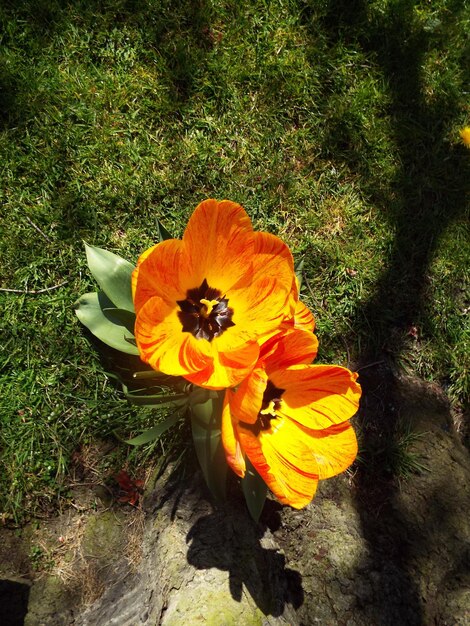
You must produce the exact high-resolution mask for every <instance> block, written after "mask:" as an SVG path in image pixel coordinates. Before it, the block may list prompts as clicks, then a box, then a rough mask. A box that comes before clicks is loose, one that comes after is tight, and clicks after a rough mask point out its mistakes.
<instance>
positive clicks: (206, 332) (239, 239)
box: [132, 200, 294, 389]
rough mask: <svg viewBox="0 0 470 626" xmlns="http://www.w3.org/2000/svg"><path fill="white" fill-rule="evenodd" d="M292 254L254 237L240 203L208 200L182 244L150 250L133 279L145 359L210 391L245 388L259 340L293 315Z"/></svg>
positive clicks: (268, 238)
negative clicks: (241, 386) (244, 382)
mask: <svg viewBox="0 0 470 626" xmlns="http://www.w3.org/2000/svg"><path fill="white" fill-rule="evenodd" d="M293 276H294V264H293V258H292V255H291V253H290V251H289V248H288V247H287V246H286V245H285V244H284V243H283V242H282V241H281V240H280V239H279V238H278V237H276V236H274V235H271V234H268V233H263V232H255V231H254V230H253V228H252V225H251V221H250V218H249V217H248V215H247V214H246V212H245V210H244V209H243V208H242V207H241V206H240V205H238V204H236V203H234V202H230V201H228V200H223V201H221V202H217V201H216V200H206V201H204V202H202V203H201V204H199V206H198V207H197V208H196V209H195V211H194V213H193V215H192V216H191V218H190V220H189V222H188V226H187V228H186V230H185V233H184V235H183V239H182V240H177V239H169V240H167V241H163V242H161V243H159V244H157V245H155V246H153V247H152V248H150V249H149V250H147V251H146V252H144V253H143V254H142V255H141V257H140V258H139V261H138V263H137V267H136V269H135V270H134V273H133V276H132V291H133V298H134V306H135V312H136V316H137V319H136V325H135V338H136V342H137V347H138V349H139V353H140V356H141V358H142V360H143V361H145V362H146V363H148V364H149V365H151V367H153V368H154V369H156V370H158V371H161V372H163V373H165V374H169V375H173V376H183V377H184V378H186V379H187V380H189V381H190V382H193V383H195V384H196V385H199V386H201V387H205V388H208V389H223V388H226V387H232V386H234V385H237V384H239V383H240V382H241V381H242V380H243V379H244V378H245V377H246V376H247V375H248V374H249V373H250V372H251V370H252V369H253V367H254V365H255V364H256V362H257V360H258V357H259V351H260V347H259V340H260V339H261V338H262V337H263V336H269V335H270V334H272V333H273V332H274V331H276V329H277V328H278V327H279V326H280V325H281V323H282V322H283V321H284V320H285V319H286V318H287V317H289V316H290V315H291V314H292V311H291V309H292V302H291V298H290V294H291V290H292V284H293Z"/></svg>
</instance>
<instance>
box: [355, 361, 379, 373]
mask: <svg viewBox="0 0 470 626" xmlns="http://www.w3.org/2000/svg"><path fill="white" fill-rule="evenodd" d="M382 363H385V361H374V363H368V364H367V365H363V366H362V367H359V368H358V369H357V370H356V372H360V371H361V370H366V369H367V368H368V367H374V365H382Z"/></svg>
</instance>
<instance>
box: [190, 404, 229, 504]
mask: <svg viewBox="0 0 470 626" xmlns="http://www.w3.org/2000/svg"><path fill="white" fill-rule="evenodd" d="M213 395H215V394H213ZM222 407H223V393H221V394H216V397H209V398H208V399H206V400H205V401H203V402H197V403H192V405H191V427H192V433H193V440H194V447H195V448H196V455H197V458H198V460H199V464H200V466H201V470H202V473H203V475H204V478H205V480H206V483H207V486H208V487H209V490H210V491H211V493H212V495H213V496H214V498H215V499H216V500H218V501H222V500H225V483H226V477H227V461H226V460H225V453H224V448H223V445H222V433H221V421H222Z"/></svg>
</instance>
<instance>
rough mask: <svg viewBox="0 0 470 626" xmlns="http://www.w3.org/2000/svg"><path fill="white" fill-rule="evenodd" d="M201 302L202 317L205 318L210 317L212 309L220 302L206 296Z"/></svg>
mask: <svg viewBox="0 0 470 626" xmlns="http://www.w3.org/2000/svg"><path fill="white" fill-rule="evenodd" d="M199 302H200V303H201V304H202V305H203V307H202V308H201V310H200V311H199V312H200V314H201V315H202V317H205V318H207V317H209V315H210V314H211V313H212V309H213V308H214V307H215V306H216V304H219V301H218V300H206V299H205V298H201V299H200V300H199Z"/></svg>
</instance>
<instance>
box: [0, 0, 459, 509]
mask: <svg viewBox="0 0 470 626" xmlns="http://www.w3.org/2000/svg"><path fill="white" fill-rule="evenodd" d="M130 7H131V5H130V4H129V3H127V2H124V1H117V2H112V3H109V2H108V3H98V4H97V3H92V2H88V1H86V0H82V1H81V2H75V3H69V4H67V5H64V4H63V3H59V2H46V1H44V2H32V1H31V2H30V1H25V2H21V3H17V4H16V5H15V4H12V3H9V4H8V5H5V3H4V4H3V5H2V8H1V9H0V21H1V25H2V29H1V32H2V34H1V36H0V42H1V46H0V69H1V78H0V81H1V84H0V87H1V96H0V138H1V141H0V161H1V174H2V185H1V186H0V201H1V206H2V208H1V215H0V255H1V260H2V262H1V264H0V287H2V288H4V289H16V290H18V291H19V292H20V293H14V292H0V307H1V311H2V314H1V322H0V333H1V341H0V370H1V373H0V396H1V399H0V426H1V431H0V442H1V443H0V454H1V455H2V456H1V459H2V464H3V466H4V468H5V471H4V472H3V473H2V474H1V476H0V485H1V493H0V500H1V504H0V508H2V509H3V510H4V511H6V512H7V513H8V515H13V516H14V517H16V518H17V519H19V518H21V516H22V515H28V514H29V513H31V512H33V511H35V510H38V506H45V507H46V508H47V507H48V506H50V503H52V502H54V501H56V500H55V499H56V497H57V494H58V493H60V492H61V490H62V489H64V488H66V479H65V476H66V473H67V471H68V467H69V464H70V455H71V454H72V452H73V450H74V449H75V448H76V447H78V446H80V445H81V444H82V443H83V442H87V441H91V440H93V439H94V438H95V437H113V434H112V433H113V431H116V430H117V431H118V432H119V433H121V434H122V435H123V436H130V435H131V434H133V433H137V432H139V431H140V430H144V429H145V428H146V427H148V426H149V425H151V422H152V419H155V416H152V414H142V413H140V412H139V413H137V412H136V410H135V409H131V408H130V407H128V405H127V404H126V403H125V402H123V401H122V400H121V399H120V398H119V396H118V395H117V394H116V391H115V389H114V388H113V386H112V385H111V384H109V383H107V382H106V379H105V375H104V369H103V366H102V365H101V364H100V363H99V361H98V359H92V358H91V357H90V352H89V350H88V344H87V341H86V339H85V337H84V336H83V335H82V332H81V328H80V326H79V324H78V322H77V321H76V320H75V319H74V314H73V309H72V305H73V302H74V301H75V300H76V299H77V297H78V295H79V294H80V293H83V292H85V291H86V290H90V289H92V288H93V287H92V285H93V281H92V279H91V277H90V275H89V274H88V271H87V268H86V263H85V258H84V254H83V240H86V241H87V242H89V243H91V244H95V245H98V246H102V247H106V248H108V249H110V250H112V251H114V252H116V253H117V254H120V255H121V256H123V257H124V258H126V259H129V260H130V261H132V262H134V261H136V259H137V258H138V256H139V254H140V253H141V252H142V251H143V250H145V249H147V248H148V247H149V246H150V245H151V244H152V243H153V242H154V241H155V240H156V234H157V222H156V220H157V218H158V219H160V220H161V221H162V222H163V224H164V225H165V226H166V227H167V228H168V229H169V230H170V231H171V232H172V233H174V234H175V235H176V236H180V235H181V234H182V232H183V228H184V225H185V223H186V221H187V219H188V217H189V215H190V212H191V211H192V209H193V208H194V206H196V204H197V203H198V202H199V201H200V200H202V199H204V198H205V197H211V196H214V197H217V198H219V199H222V198H224V197H226V198H230V199H232V200H234V201H237V202H240V203H241V204H243V206H244V207H245V208H246V209H247V212H248V213H249V215H250V217H251V218H252V220H253V224H254V226H255V228H256V229H264V230H268V231H270V232H273V233H277V234H279V236H281V237H282V238H283V239H284V240H285V241H286V243H287V244H288V245H289V246H290V247H291V248H292V249H293V250H294V252H296V253H298V254H299V255H304V256H305V265H304V274H305V283H304V286H303V289H302V297H303V299H304V300H305V302H307V303H308V305H309V306H310V307H311V309H312V311H313V312H314V314H315V317H316V320H317V330H318V335H319V338H320V354H319V358H320V360H321V361H323V362H330V363H331V362H338V363H342V364H345V365H346V364H347V363H348V362H350V363H356V362H358V361H360V360H361V359H364V358H366V357H369V355H371V354H380V359H381V358H383V355H385V358H389V359H391V360H392V361H393V363H394V365H398V366H401V367H402V368H405V369H406V371H407V372H411V373H414V374H418V375H420V376H423V377H425V378H426V379H431V380H436V381H438V382H440V383H441V384H443V385H444V386H445V388H446V390H447V391H448V392H449V395H450V396H451V398H452V400H453V402H456V403H461V404H462V403H464V402H465V401H466V398H468V395H469V391H470V383H469V380H470V378H469V374H468V371H469V369H468V367H469V364H468V353H469V350H468V347H469V330H468V307H469V303H468V301H467V298H468V297H467V295H466V282H465V281H466V280H468V276H467V271H468V270H467V269H466V268H468V226H467V224H466V222H465V210H466V209H465V206H464V205H465V197H466V194H467V191H468V181H469V180H470V176H469V160H468V159H469V155H470V153H469V152H468V150H467V149H466V148H465V146H464V145H463V143H462V141H461V138H460V135H459V131H460V130H461V129H462V128H465V127H466V126H468V125H469V123H470V122H469V119H470V118H469V108H468V94H467V93H466V92H467V91H468V89H467V87H468V86H467V85H466V83H465V81H464V76H465V68H466V67H467V66H468V61H469V59H468V51H467V49H466V38H467V33H468V30H469V26H470V25H469V20H468V17H467V16H466V15H465V13H464V12H459V10H458V8H456V7H454V5H453V3H450V2H448V1H446V0H438V1H436V2H433V3H423V2H420V3H413V2H400V3H394V2H389V1H388V0H377V1H374V2H371V3H349V2H333V1H329V2H322V3H315V2H300V1H296V0H289V1H288V2H271V3H266V2H263V1H259V2H237V3H221V2H218V1H213V2H208V3H195V2H190V1H189V0H181V1H179V2H167V1H165V2H160V1H158V2H157V1H151V2H134V3H132V8H130ZM38 229H39V230H38ZM397 242H398V243H397ZM64 281H67V282H66V284H64V285H63V286H62V287H59V288H55V289H53V290H51V291H47V292H45V293H42V294H37V295H32V294H27V293H21V292H28V291H31V290H33V291H34V290H41V289H44V288H50V287H56V286H57V285H60V284H61V283H63V282H64ZM116 443H117V440H116ZM128 454H130V455H133V456H131V457H128V456H127V455H128ZM137 454H140V453H136V452H135V451H128V450H126V451H124V452H119V453H117V454H116V457H115V459H114V461H112V462H110V463H111V465H112V464H113V463H114V464H115V469H116V470H117V469H120V468H119V465H120V464H121V465H122V464H123V463H127V462H130V463H136V464H137V463H138V462H139V458H140V460H142V458H143V457H138V456H137ZM110 471H111V469H110ZM41 502H42V504H41Z"/></svg>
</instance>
